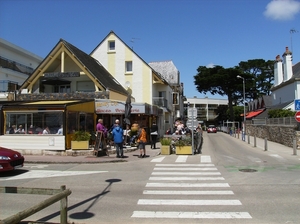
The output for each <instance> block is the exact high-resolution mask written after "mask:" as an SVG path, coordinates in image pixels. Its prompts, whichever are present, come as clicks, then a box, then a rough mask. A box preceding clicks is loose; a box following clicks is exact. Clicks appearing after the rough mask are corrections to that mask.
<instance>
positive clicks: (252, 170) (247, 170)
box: [239, 169, 257, 173]
mask: <svg viewBox="0 0 300 224" xmlns="http://www.w3.org/2000/svg"><path fill="white" fill-rule="evenodd" d="M239 171H241V172H248V173H253V172H257V170H255V169H239Z"/></svg>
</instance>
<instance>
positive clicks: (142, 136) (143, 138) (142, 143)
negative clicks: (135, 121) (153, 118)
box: [137, 125, 147, 158]
mask: <svg viewBox="0 0 300 224" xmlns="http://www.w3.org/2000/svg"><path fill="white" fill-rule="evenodd" d="M138 127H139V129H138V134H137V142H138V149H139V150H140V155H139V158H145V157H146V143H147V134H146V131H145V129H144V128H142V127H141V126H140V125H139V126H138Z"/></svg>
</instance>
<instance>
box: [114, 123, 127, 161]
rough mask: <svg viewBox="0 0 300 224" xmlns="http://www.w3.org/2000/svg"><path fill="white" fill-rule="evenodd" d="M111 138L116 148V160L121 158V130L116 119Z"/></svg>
mask: <svg viewBox="0 0 300 224" xmlns="http://www.w3.org/2000/svg"><path fill="white" fill-rule="evenodd" d="M112 137H113V139H114V143H115V147H116V153H117V158H123V157H124V155H123V129H122V128H121V127H120V120H118V119H117V120H116V121H115V126H114V128H113V130H112Z"/></svg>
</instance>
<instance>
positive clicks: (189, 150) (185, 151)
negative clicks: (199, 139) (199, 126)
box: [176, 145, 193, 155]
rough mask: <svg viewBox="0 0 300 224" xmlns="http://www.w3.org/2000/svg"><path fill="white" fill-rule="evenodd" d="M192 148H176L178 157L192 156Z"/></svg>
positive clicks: (189, 146)
mask: <svg viewBox="0 0 300 224" xmlns="http://www.w3.org/2000/svg"><path fill="white" fill-rule="evenodd" d="M192 154H193V153H192V146H191V145H187V146H176V155H192Z"/></svg>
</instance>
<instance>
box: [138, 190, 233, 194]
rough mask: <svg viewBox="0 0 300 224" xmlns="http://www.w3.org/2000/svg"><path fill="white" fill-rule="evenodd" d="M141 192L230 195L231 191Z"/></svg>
mask: <svg viewBox="0 0 300 224" xmlns="http://www.w3.org/2000/svg"><path fill="white" fill-rule="evenodd" d="M143 194H162V195H232V194H234V193H233V191H151V190H150V191H147V190H144V191H143Z"/></svg>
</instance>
